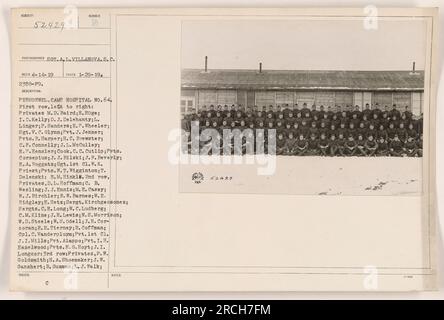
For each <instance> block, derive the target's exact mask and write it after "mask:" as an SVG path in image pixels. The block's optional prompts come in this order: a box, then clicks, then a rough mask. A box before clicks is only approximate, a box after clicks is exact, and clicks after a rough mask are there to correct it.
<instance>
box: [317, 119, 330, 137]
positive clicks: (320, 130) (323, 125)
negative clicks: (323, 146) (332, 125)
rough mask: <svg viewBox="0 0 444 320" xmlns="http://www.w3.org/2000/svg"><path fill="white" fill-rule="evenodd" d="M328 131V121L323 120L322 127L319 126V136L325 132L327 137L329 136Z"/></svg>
mask: <svg viewBox="0 0 444 320" xmlns="http://www.w3.org/2000/svg"><path fill="white" fill-rule="evenodd" d="M328 132H329V128H328V127H327V126H326V122H323V121H321V124H320V127H319V128H318V136H321V135H322V134H324V136H325V138H327V134H328Z"/></svg>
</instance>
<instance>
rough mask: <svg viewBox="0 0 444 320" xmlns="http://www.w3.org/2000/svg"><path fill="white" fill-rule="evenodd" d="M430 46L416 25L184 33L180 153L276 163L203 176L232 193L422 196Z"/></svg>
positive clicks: (301, 22) (358, 23)
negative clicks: (256, 171)
mask: <svg viewBox="0 0 444 320" xmlns="http://www.w3.org/2000/svg"><path fill="white" fill-rule="evenodd" d="M425 44H426V23H425V21H424V20H421V19H418V20H415V21H411V20H406V19H395V18H391V19H390V20H385V19H382V18H378V19H377V21H364V20H363V19H352V18H348V19H345V20H344V19H333V18H332V19H331V20H330V19H327V20H325V19H324V20H321V19H311V20H310V19H307V18H305V19H291V20H289V19H285V20H260V19H250V20H222V21H184V22H183V23H182V53H181V54H182V66H181V67H182V69H181V70H182V72H181V101H180V114H181V129H182V136H183V138H182V150H181V151H182V153H183V154H188V155H194V156H196V155H199V156H201V157H202V156H203V157H207V158H208V157H210V158H211V157H213V158H215V157H225V158H227V157H233V156H236V157H248V156H257V155H264V156H269V157H268V158H267V157H266V158H267V159H271V157H275V168H274V167H273V168H274V169H273V170H272V172H271V171H270V172H269V174H268V176H267V177H266V178H264V179H261V178H259V179H254V180H252V179H250V178H248V179H247V178H245V175H246V174H247V173H246V172H249V169H248V167H247V166H245V165H240V167H242V169H240V168H239V165H238V166H237V167H236V165H231V166H230V165H219V166H218V165H217V164H216V165H212V167H211V168H210V167H209V166H208V165H206V166H203V169H202V170H198V171H199V173H201V174H202V175H204V173H202V172H203V171H209V172H211V173H210V175H211V177H210V178H213V179H215V180H216V181H219V180H220V179H219V178H222V177H226V176H229V177H230V178H231V176H233V175H232V174H229V173H230V172H235V174H234V176H233V177H232V178H231V179H230V180H231V181H236V180H237V183H236V182H234V183H232V185H233V188H232V189H231V191H232V192H246V193H250V192H253V193H255V192H258V191H259V190H260V189H263V188H268V189H269V190H271V192H276V193H281V192H284V193H296V194H297V193H302V194H335V195H341V194H378V195H379V194H384V195H387V194H389V195H391V194H405V193H408V194H412V193H413V194H419V193H420V192H421V184H422V179H421V176H422V172H421V171H422V157H423V134H424V131H425V130H424V110H425V109H426V108H427V106H426V105H425V102H424V85H425V84H424V83H425V82H424V77H425V72H424V66H425V61H426V46H425ZM182 167H185V168H186V165H185V166H182ZM188 167H190V166H188ZM250 167H251V166H250ZM193 170H194V171H196V169H193ZM185 171H186V172H187V173H188V170H187V169H185ZM201 171H202V172H201ZM214 171H216V173H214ZM213 173H214V174H213ZM266 175H267V174H266ZM248 176H249V177H250V175H249V174H248ZM259 176H260V175H259ZM186 179H187V177H184V180H186ZM222 180H225V179H222ZM255 180H256V181H255ZM255 184H256V185H257V186H254V185H255ZM206 185H207V186H208V188H210V190H213V191H214V190H215V189H213V188H212V187H211V186H210V185H215V184H211V183H210V184H206ZM217 185H220V183H219V182H218V183H217ZM190 188H196V186H193V185H192V184H190ZM198 188H199V190H203V189H204V188H205V184H204V183H202V184H199V186H198ZM215 188H216V189H217V190H219V187H217V186H216V187H215ZM224 188H226V184H225V185H224ZM284 189H285V190H284ZM227 190H228V192H230V189H229V188H228V189H227ZM184 191H185V190H184Z"/></svg>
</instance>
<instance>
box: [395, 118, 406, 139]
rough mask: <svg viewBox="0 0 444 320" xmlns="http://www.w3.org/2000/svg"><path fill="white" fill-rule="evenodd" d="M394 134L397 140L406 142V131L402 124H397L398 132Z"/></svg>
mask: <svg viewBox="0 0 444 320" xmlns="http://www.w3.org/2000/svg"><path fill="white" fill-rule="evenodd" d="M396 133H397V134H398V138H399V139H400V140H401V141H402V142H405V141H406V140H407V129H406V128H405V127H404V123H403V122H400V123H399V128H398V130H396Z"/></svg>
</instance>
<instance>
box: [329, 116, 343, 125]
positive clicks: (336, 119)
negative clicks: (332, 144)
mask: <svg viewBox="0 0 444 320" xmlns="http://www.w3.org/2000/svg"><path fill="white" fill-rule="evenodd" d="M332 124H334V125H335V128H339V126H340V124H341V120H339V119H338V115H337V114H336V113H334V114H333V115H332V117H331V122H330V125H332Z"/></svg>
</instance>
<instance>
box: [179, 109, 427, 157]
mask: <svg viewBox="0 0 444 320" xmlns="http://www.w3.org/2000/svg"><path fill="white" fill-rule="evenodd" d="M193 124H194V125H197V124H198V125H199V126H198V127H199V134H200V133H202V132H204V131H205V129H214V130H217V132H219V134H220V136H221V137H222V135H223V132H224V129H230V130H231V132H235V131H236V132H244V133H246V134H245V135H246V136H245V137H244V138H245V139H244V140H243V142H242V144H241V146H240V147H238V148H237V150H236V146H235V145H234V142H233V140H232V139H231V140H230V143H231V144H232V145H231V147H230V146H229V148H231V151H232V153H236V152H237V153H241V154H246V153H251V152H253V153H268V154H272V153H273V154H278V155H298V156H303V155H311V156H316V155H317V156H395V157H402V156H409V157H421V156H422V134H423V119H422V114H421V115H420V116H414V115H413V114H412V113H411V111H410V110H409V108H408V106H407V107H405V108H398V107H397V106H396V105H395V104H394V105H393V106H392V107H391V108H390V107H388V106H384V107H383V108H381V107H380V106H379V105H378V104H375V105H374V106H373V107H370V105H369V104H366V105H365V107H364V108H363V110H361V108H360V107H359V106H354V107H353V106H345V107H341V106H336V107H334V108H333V107H331V106H328V107H327V108H324V106H322V105H321V106H319V108H318V107H317V106H316V105H313V106H312V107H311V108H308V107H307V104H306V103H304V104H303V106H302V107H299V106H298V105H297V104H295V105H284V106H280V105H277V106H273V105H270V106H269V107H268V108H267V107H265V106H264V107H258V106H254V107H246V108H243V107H242V106H241V105H232V106H228V105H224V106H222V105H218V106H214V105H210V106H209V107H207V106H202V107H201V108H199V110H197V111H195V110H192V111H191V112H189V113H187V114H182V123H181V126H182V129H183V131H184V132H185V148H187V150H186V151H185V152H188V153H190V152H192V151H191V146H192V143H191V140H192V138H191V128H192V125H193ZM236 129H238V131H237V130H236ZM246 129H251V130H246ZM261 129H262V130H261ZM214 130H213V131H214ZM245 130H246V131H245ZM251 135H254V138H255V139H253V140H250V139H248V136H249V137H251ZM258 137H259V138H263V140H264V141H265V144H264V146H258V145H257V143H258V142H257V141H258V140H257V138H258ZM270 139H275V141H276V142H275V144H274V143H273V148H272V147H271V145H272V144H271V143H270ZM251 141H255V142H254V143H255V145H251V144H252V142H251ZM206 145H208V141H207V142H205V141H204V142H200V144H199V145H198V148H200V149H202V148H205V146H206ZM213 145H214V142H213ZM221 149H222V146H221ZM224 150H227V149H226V146H225V149H224Z"/></svg>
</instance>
